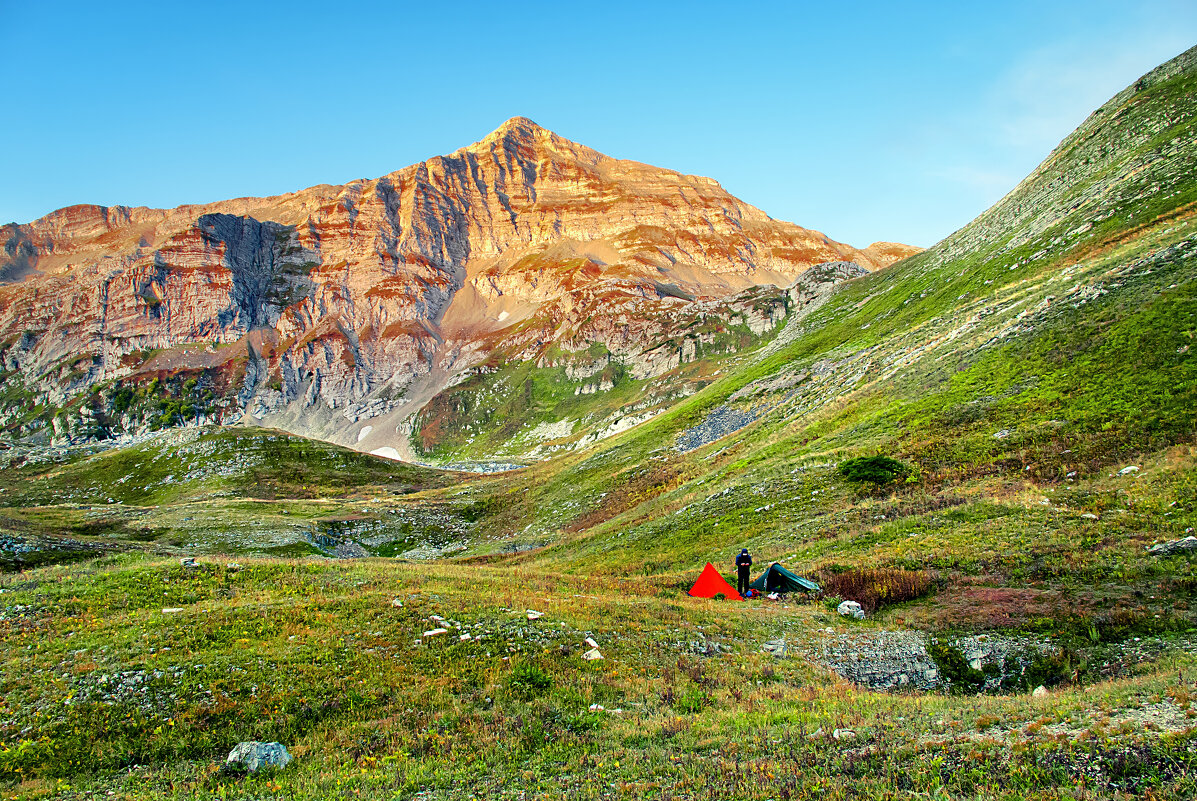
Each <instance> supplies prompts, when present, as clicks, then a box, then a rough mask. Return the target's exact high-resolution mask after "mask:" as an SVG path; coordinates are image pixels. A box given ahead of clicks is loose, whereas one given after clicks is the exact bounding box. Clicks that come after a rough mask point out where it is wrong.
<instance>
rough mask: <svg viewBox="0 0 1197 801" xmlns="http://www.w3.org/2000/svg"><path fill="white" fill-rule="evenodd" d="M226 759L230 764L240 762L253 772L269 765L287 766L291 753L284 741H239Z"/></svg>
mask: <svg viewBox="0 0 1197 801" xmlns="http://www.w3.org/2000/svg"><path fill="white" fill-rule="evenodd" d="M225 761H226V762H227V763H230V764H238V763H240V764H241V765H242V766H244V767H245V769H246V770H248V771H249V772H250V773H253V772H254V771H256V770H258V769H259V768H264V767H266V766H267V765H273V766H275V767H279V768H281V767H285V766H286V765H287V763H288V762H290V761H291V755H290V754H288V753H287V749H286V747H284V746H283V744H282V743H260V742H257V741H251V742H244V743H237V745H235V746H234V747H233V750H232V751H230V752H229V758H228V759H227V760H225Z"/></svg>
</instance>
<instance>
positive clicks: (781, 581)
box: [748, 562, 819, 592]
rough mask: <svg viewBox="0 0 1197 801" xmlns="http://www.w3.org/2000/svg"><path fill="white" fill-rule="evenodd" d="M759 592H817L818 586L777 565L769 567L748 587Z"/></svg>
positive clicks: (775, 563)
mask: <svg viewBox="0 0 1197 801" xmlns="http://www.w3.org/2000/svg"><path fill="white" fill-rule="evenodd" d="M748 586H749V587H751V588H752V589H754V590H760V591H761V592H818V591H819V585H818V584H816V583H814V582H813V581H811V580H809V579H804V578H802V576H797V575H795V574H793V573H791V572H790V571H788V570H786V569H785V568H784V567H782V566H781V565H780V564H779V563H777V562H774V563H773V564H771V565H769V569H768V570H766V571H765V572H764V573H762V574H761V575H760V576H758V577H757V580H756V581H754V582H752V583H751V584H749V585H748Z"/></svg>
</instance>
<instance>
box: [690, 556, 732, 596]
mask: <svg viewBox="0 0 1197 801" xmlns="http://www.w3.org/2000/svg"><path fill="white" fill-rule="evenodd" d="M719 593H723V596H724V597H725V598H728V599H730V600H733V601H743V600H744V599H743V598H741V597H740V593H738V592H736V589H735V587H733V586H732V585H730V584H728V583H727V579H725V578H723V576H722V575H721V574H720V573H719V571H718V570H716V569H715V566H714V565H713V564H711V563H710V562H707V566H706V567H704V568H703V569H702V573H700V574H699V575H698V581H696V582H694V586H693V587H691V588H690V594H691V595H693V596H694V597H695V598H714V597H715V596H716V595H718V594H719Z"/></svg>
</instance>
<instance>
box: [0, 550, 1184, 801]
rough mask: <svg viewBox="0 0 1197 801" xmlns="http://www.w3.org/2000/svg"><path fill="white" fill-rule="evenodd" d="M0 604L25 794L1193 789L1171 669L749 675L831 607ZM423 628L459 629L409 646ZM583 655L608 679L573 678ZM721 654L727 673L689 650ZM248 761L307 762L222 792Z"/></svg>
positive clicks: (49, 588)
mask: <svg viewBox="0 0 1197 801" xmlns="http://www.w3.org/2000/svg"><path fill="white" fill-rule="evenodd" d="M4 598H5V602H6V603H7V604H9V606H8V607H7V608H6V610H5V616H4V619H3V620H2V621H0V632H2V637H3V639H2V640H0V642H2V644H3V648H4V649H5V651H6V652H7V653H8V654H9V655H10V657H9V658H8V659H7V661H6V669H5V671H4V673H3V677H2V678H0V690H2V692H3V695H2V697H3V699H4V700H3V701H0V715H2V716H3V719H4V726H5V732H6V744H5V747H4V749H3V750H0V775H2V776H3V777H4V778H5V779H6V780H7V781H9V782H11V784H9V785H8V788H9V792H11V793H13V794H15V795H22V796H26V797H35V796H38V795H51V794H53V795H62V796H68V797H81V794H82V793H85V792H91V793H98V794H100V795H104V794H105V793H107V792H114V793H117V794H119V796H120V797H125V798H160V797H166V798H192V797H197V796H198V797H223V796H229V795H231V796H235V797H240V798H248V797H278V796H279V795H281V796H283V797H302V798H329V797H369V798H394V797H399V798H411V797H415V796H416V795H417V793H422V794H421V796H420V797H434V798H465V797H470V796H471V795H475V796H480V797H491V798H498V797H506V796H509V795H513V794H514V795H517V796H518V794H519V793H521V792H525V793H528V794H529V795H531V796H532V797H568V798H577V799H589V798H617V797H646V798H665V797H720V798H761V799H763V798H800V797H804V796H808V795H811V794H816V793H817V794H818V795H819V797H822V798H843V797H848V789H849V788H851V793H852V796H851V797H892V794H893V793H895V792H898V793H908V792H914V793H936V792H938V793H948V794H957V795H959V794H964V795H972V794H973V793H982V794H990V793H994V790H993V788H997V787H1002V788H1005V790H1004V792H1005V793H1006V794H1007V795H1008V797H1035V796H1044V797H1047V796H1051V797H1059V796H1057V795H1055V793H1056V792H1058V791H1059V790H1060V789H1063V790H1064V791H1066V792H1084V785H1085V784H1087V785H1088V786H1089V787H1090V788H1093V787H1094V786H1095V785H1094V783H1093V782H1092V781H1088V780H1087V781H1086V782H1085V783H1084V784H1082V785H1080V786H1078V784H1077V781H1078V780H1077V776H1078V775H1082V774H1079V773H1078V771H1081V770H1084V771H1087V775H1094V771H1095V770H1096V769H1100V770H1102V771H1103V772H1104V774H1105V776H1106V777H1107V779H1108V778H1109V777H1111V776H1112V777H1114V780H1115V781H1117V782H1118V783H1119V784H1120V786H1121V787H1123V788H1125V789H1129V790H1136V789H1142V788H1145V787H1154V788H1155V789H1156V790H1157V791H1162V792H1174V793H1184V792H1192V791H1193V790H1194V785H1193V780H1192V776H1193V775H1194V774H1193V767H1194V766H1193V764H1192V760H1193V757H1192V755H1191V754H1190V753H1189V752H1188V751H1187V750H1186V748H1187V744H1188V739H1187V738H1186V737H1183V736H1178V735H1176V734H1175V733H1164V734H1163V736H1161V731H1164V732H1168V731H1169V730H1170V729H1174V728H1175V724H1174V723H1173V724H1171V725H1164V724H1163V722H1162V720H1161V719H1159V718H1156V719H1152V718H1151V716H1150V713H1151V710H1152V709H1166V710H1168V711H1169V714H1170V715H1171V716H1172V717H1173V718H1175V717H1176V716H1179V717H1180V719H1182V720H1183V719H1184V714H1185V712H1184V710H1185V709H1187V708H1188V706H1189V693H1190V692H1191V690H1190V688H1189V686H1188V685H1184V684H1178V683H1177V671H1191V670H1192V669H1193V667H1194V663H1193V658H1192V657H1191V656H1185V655H1181V654H1173V655H1171V656H1168V657H1165V658H1164V659H1163V660H1162V661H1161V662H1160V663H1158V664H1157V665H1156V666H1154V668H1153V672H1148V673H1147V674H1146V675H1142V676H1140V677H1138V678H1136V679H1134V680H1119V681H1114V682H1108V683H1105V684H1102V685H1100V686H1099V687H1097V688H1093V689H1094V691H1081V690H1080V689H1077V690H1066V691H1062V692H1060V693H1057V694H1054V695H1053V696H1052V697H1051V698H1049V699H1047V700H1044V701H1040V700H1038V699H1034V700H1032V699H1031V698H1030V697H1029V696H1027V695H1020V696H997V697H990V698H982V699H971V700H970V701H969V702H968V703H963V704H962V703H960V702H959V701H958V700H957V699H953V698H951V697H945V696H933V695H921V694H920V695H885V694H873V693H864V692H859V691H857V690H855V689H853V688H852V687H851V685H848V684H846V683H844V682H842V681H840V680H838V679H836V678H835V677H834V676H832V675H831V674H829V673H828V672H826V671H824V670H821V669H819V668H817V667H815V666H813V665H811V664H810V663H808V662H806V661H804V660H800V659H788V660H775V659H774V658H773V657H770V656H766V655H764V654H762V653H760V651H759V648H758V646H759V644H760V643H761V642H763V641H765V640H770V639H776V638H778V637H783V636H784V637H786V638H787V640H788V642H789V643H790V644H791V646H794V645H796V644H799V643H801V642H803V641H805V640H807V639H809V638H811V637H812V635H810V634H809V632H810V631H812V630H813V629H814V628H816V627H820V628H821V627H823V626H827V625H833V624H835V621H833V620H831V618H832V617H834V615H832V614H831V613H830V612H828V611H827V610H826V609H824V608H823V607H822V606H820V605H814V606H811V605H799V606H786V607H780V608H777V607H774V608H768V609H766V608H762V607H759V606H754V605H750V604H742V605H733V606H731V607H728V606H718V605H716V606H712V605H711V604H710V603H709V602H703V601H698V600H694V599H689V598H686V597H685V596H679V595H678V594H677V593H676V591H675V590H673V589H672V588H661V587H655V588H654V587H645V586H644V585H643V584H642V583H641V582H624V581H620V580H616V579H578V578H577V577H574V576H565V577H562V576H557V575H553V574H545V573H543V572H541V571H524V570H514V571H513V570H510V569H490V568H478V567H470V568H465V567H460V566H450V565H435V566H425V567H420V568H418V569H417V568H416V567H414V566H405V565H396V564H394V563H390V562H380V561H364V562H356V563H354V564H351V565H344V564H329V563H323V564H319V563H305V562H295V561H290V562H277V561H248V562H246V565H245V567H244V568H243V569H241V570H234V569H233V568H231V567H230V566H229V565H228V564H226V563H225V561H223V560H204V562H203V564H202V565H201V567H199V568H198V569H194V570H188V569H185V568H181V567H180V566H179V565H177V564H174V563H162V562H152V561H151V562H147V561H135V560H130V559H129V558H128V557H126V558H123V559H120V560H115V559H110V560H107V561H104V562H100V563H91V564H89V565H87V566H83V567H66V566H59V567H55V568H46V569H43V570H42V571H39V573H38V575H37V576H36V579H35V581H33V582H22V583H21V584H20V585H19V586H12V585H10V586H9V587H7V588H6V592H5V595H4ZM394 600H398V601H401V602H402V604H403V605H402V606H401V607H397V606H395V605H393V603H392V602H393V601H394ZM18 606H19V607H20V608H19V609H18V608H17V607H18ZM164 608H169V609H172V610H179V611H171V612H166V611H163V610H164ZM527 608H536V609H538V610H540V611H542V612H544V613H545V617H544V618H542V619H540V620H538V621H535V622H529V621H527V620H526V616H525V615H524V613H523V610H524V609H527ZM432 615H439V616H440V617H441V618H442V619H444V620H447V621H448V623H447V625H448V627H449V628H450V633H448V634H445V635H441V636H440V637H436V638H421V636H420V635H421V632H423V631H425V630H427V629H429V628H431V627H432V626H434V625H437V623H439V622H440V621H434V620H433V619H432V618H431V616H432ZM459 632H466V633H469V634H471V635H473V636H478V635H481V637H482V639H480V640H477V641H475V640H471V641H468V642H463V641H461V640H460V633H459ZM587 636H593V637H594V638H596V639H597V641H598V642H599V643H600V647H601V649H602V651H603V653H604V655H605V659H603V660H602V661H598V662H588V661H585V660H583V659H582V658H581V654H582V652H583V651H584V650H585V648H586V647H587V646H585V645H584V644H583V643H582V640H583V639H584V638H585V637H587ZM417 643H419V644H417ZM709 643H714V644H718V645H719V646H720V650H721V652H722V653H721V655H717V656H701V655H698V654H697V653H696V652H697V651H701V650H705V649H707V648H708V645H707V644H709ZM592 704H598V705H601V706H602V707H605V708H606V710H616V709H618V710H620V711H619V712H613V711H597V710H591V709H590V707H591V705H592ZM1152 704H1156V705H1157V706H1154V707H1153V706H1151V705H1152ZM1188 714H1189V715H1192V714H1194V713H1193V712H1189V713H1188ZM1144 720H1148V721H1153V722H1150V723H1148V728H1147V729H1146V730H1144V728H1143V727H1144V723H1143V721H1144ZM844 729H849V730H851V731H852V732H853V735H854V736H853V737H851V738H850V739H849V738H846V737H841V739H834V738H832V737H831V736H830V734H831V733H832V732H833V731H836V730H844ZM1062 734H1065V736H1064V737H1061V735H1062ZM249 739H259V740H275V739H277V740H281V741H283V742H285V743H287V745H288V747H289V749H290V751H291V752H292V754H293V755H294V756H295V757H296V759H297V762H296V764H295V765H294V766H292V767H289V768H287V769H286V770H285V771H282V772H266V773H264V774H260V775H257V776H252V777H244V776H240V775H237V774H235V773H227V772H221V771H220V770H219V769H218V768H219V761H220V758H221V757H222V755H223V754H224V753H225V752H226V751H227V750H228V749H229V748H230V747H231V745H232V744H233V743H235V742H237V741H240V740H249ZM995 795H996V793H995ZM1087 797H1093V796H1092V795H1090V796H1087Z"/></svg>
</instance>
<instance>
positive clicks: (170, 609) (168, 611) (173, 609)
mask: <svg viewBox="0 0 1197 801" xmlns="http://www.w3.org/2000/svg"><path fill="white" fill-rule="evenodd" d="M182 611H183V607H181V606H164V607H162V614H164V615H177V614H178V613H179V612H182Z"/></svg>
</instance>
